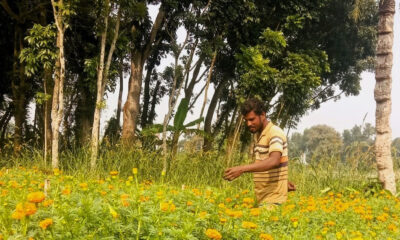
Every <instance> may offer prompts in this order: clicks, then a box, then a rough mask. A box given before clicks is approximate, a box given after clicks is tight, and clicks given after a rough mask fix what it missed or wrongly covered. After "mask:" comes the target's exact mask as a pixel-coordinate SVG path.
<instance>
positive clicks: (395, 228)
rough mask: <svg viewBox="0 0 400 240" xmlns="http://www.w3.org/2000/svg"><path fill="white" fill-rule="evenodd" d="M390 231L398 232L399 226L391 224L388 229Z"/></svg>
mask: <svg viewBox="0 0 400 240" xmlns="http://www.w3.org/2000/svg"><path fill="white" fill-rule="evenodd" d="M387 228H388V229H389V230H390V231H393V232H396V231H397V226H396V225H394V224H393V223H391V224H389V225H388V227H387Z"/></svg>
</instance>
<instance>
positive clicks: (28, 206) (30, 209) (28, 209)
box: [24, 202, 37, 216]
mask: <svg viewBox="0 0 400 240" xmlns="http://www.w3.org/2000/svg"><path fill="white" fill-rule="evenodd" d="M24 210H25V215H26V216H30V215H33V214H35V213H36V211H37V208H36V206H35V204H33V203H30V202H27V203H25V204H24Z"/></svg>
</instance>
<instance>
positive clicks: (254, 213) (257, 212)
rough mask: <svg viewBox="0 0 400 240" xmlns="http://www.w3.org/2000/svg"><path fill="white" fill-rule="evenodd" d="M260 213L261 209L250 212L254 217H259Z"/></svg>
mask: <svg viewBox="0 0 400 240" xmlns="http://www.w3.org/2000/svg"><path fill="white" fill-rule="evenodd" d="M260 213H261V210H260V209H259V208H253V209H251V210H250V214H251V215H252V216H259V215H260Z"/></svg>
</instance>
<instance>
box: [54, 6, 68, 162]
mask: <svg viewBox="0 0 400 240" xmlns="http://www.w3.org/2000/svg"><path fill="white" fill-rule="evenodd" d="M51 5H52V7H53V13H54V20H55V25H56V27H57V41H56V44H57V48H58V57H57V60H56V64H55V74H54V75H55V76H54V89H53V101H52V109H51V121H52V122H51V126H52V143H51V165H52V167H53V168H57V167H58V162H59V156H58V154H59V152H58V151H59V149H58V148H59V147H58V144H59V134H60V132H59V131H60V125H61V120H62V116H63V111H64V80H65V54H64V33H65V29H66V28H67V26H68V25H67V24H66V17H68V16H70V15H71V14H72V13H73V12H72V9H71V8H70V5H69V3H65V2H64V0H59V1H57V2H56V1H55V0H51Z"/></svg>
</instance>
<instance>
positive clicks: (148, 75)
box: [140, 62, 155, 128]
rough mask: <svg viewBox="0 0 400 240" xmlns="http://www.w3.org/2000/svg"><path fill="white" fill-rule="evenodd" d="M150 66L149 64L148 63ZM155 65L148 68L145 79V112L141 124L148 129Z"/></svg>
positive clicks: (152, 64)
mask: <svg viewBox="0 0 400 240" xmlns="http://www.w3.org/2000/svg"><path fill="white" fill-rule="evenodd" d="M147 64H149V62H147ZM154 65H155V64H154V63H151V64H150V65H148V66H147V73H146V77H145V79H144V89H143V91H144V93H143V111H142V114H141V121H140V124H141V126H142V128H144V127H146V125H147V124H148V113H149V104H150V82H151V74H152V72H153V69H154Z"/></svg>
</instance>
